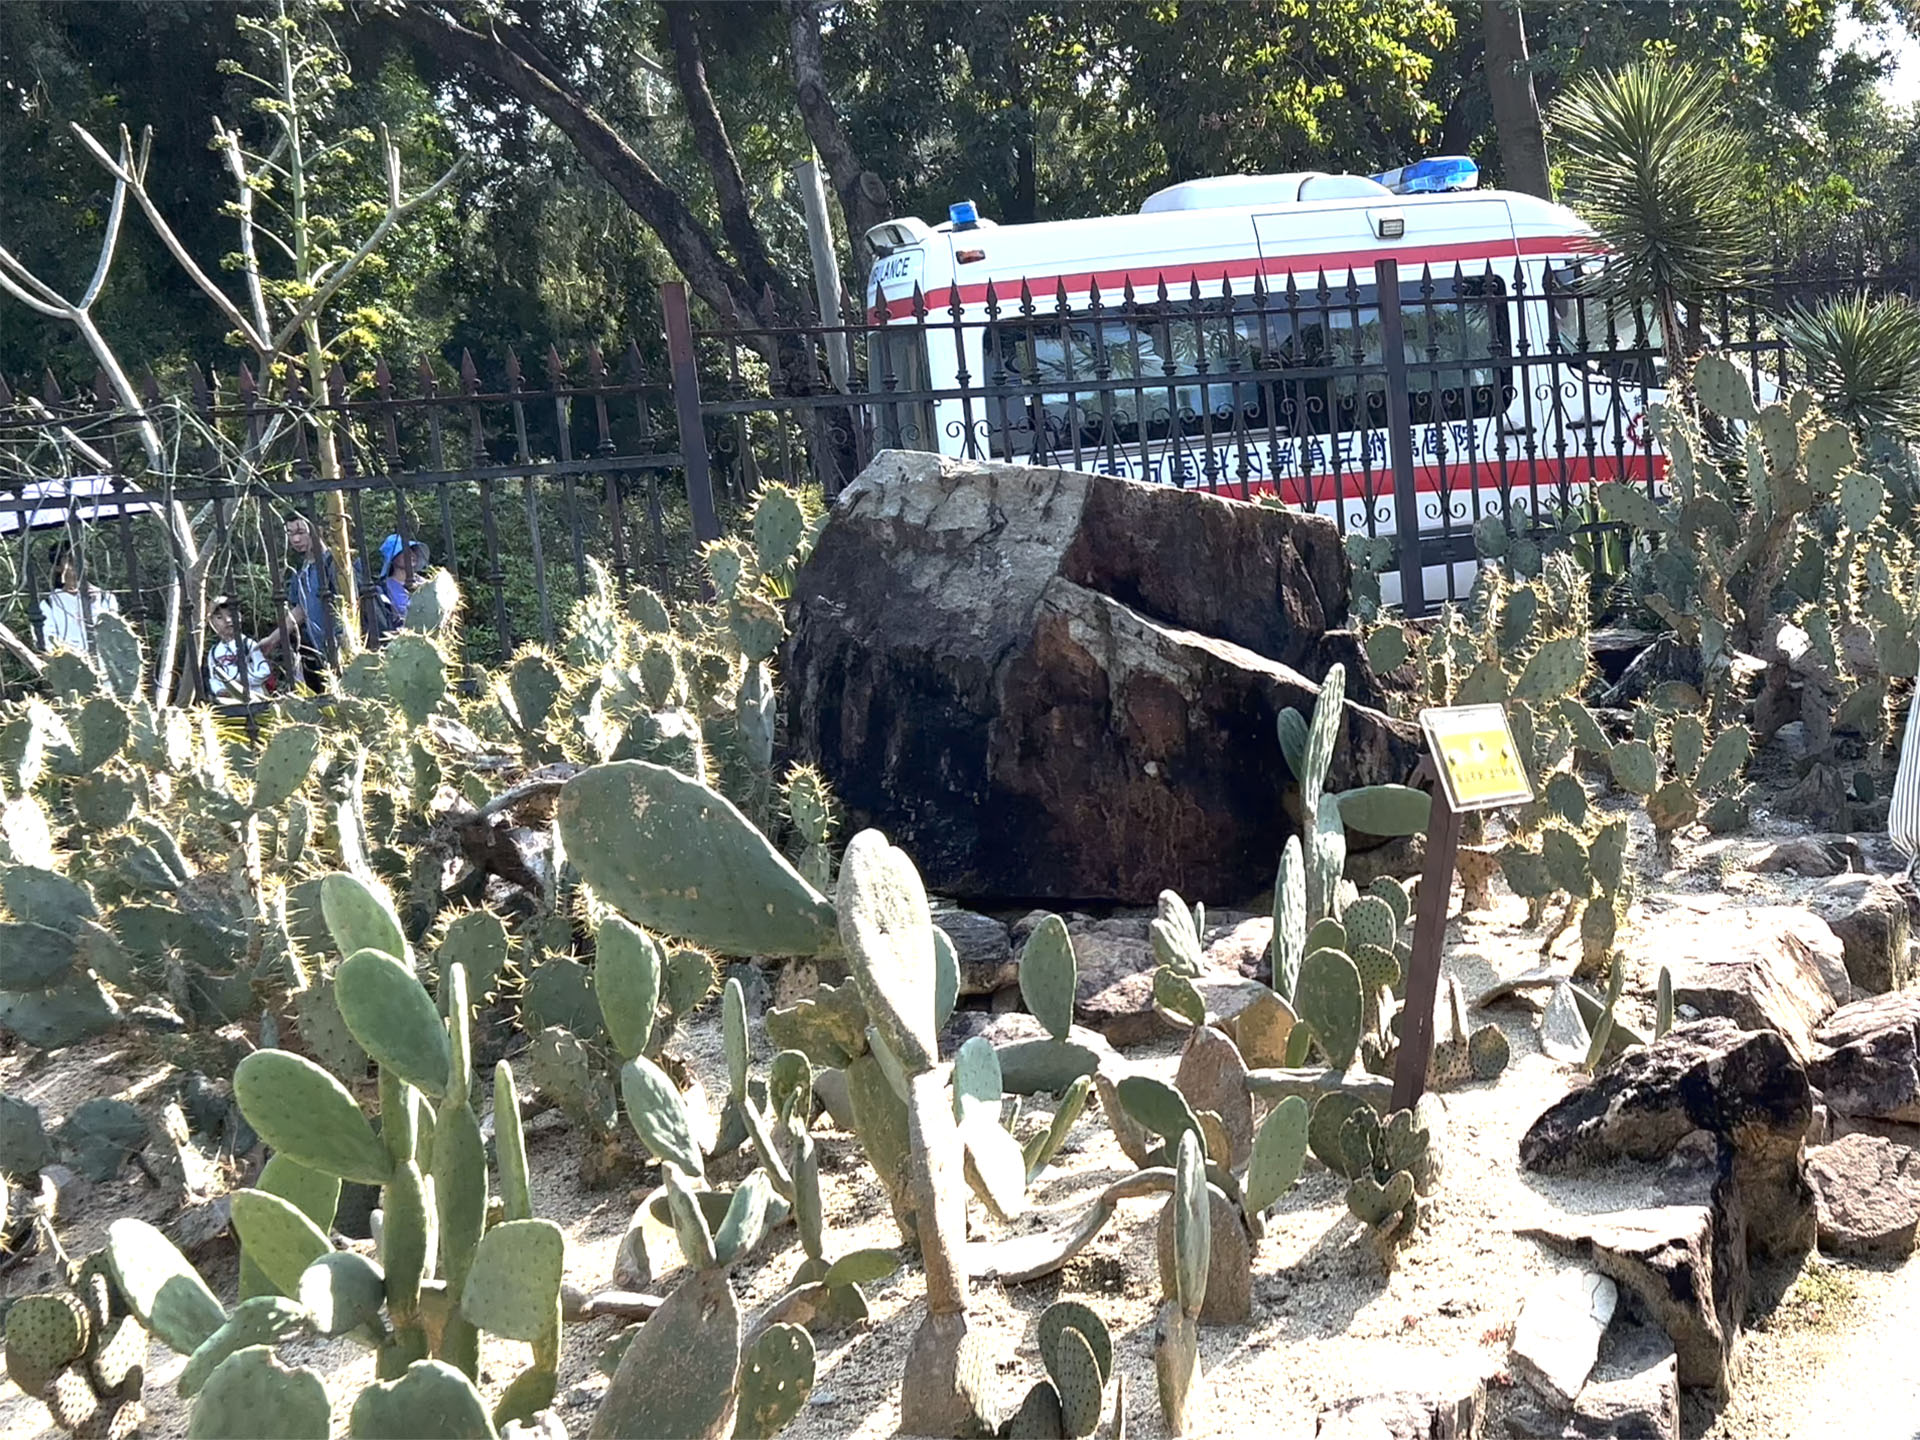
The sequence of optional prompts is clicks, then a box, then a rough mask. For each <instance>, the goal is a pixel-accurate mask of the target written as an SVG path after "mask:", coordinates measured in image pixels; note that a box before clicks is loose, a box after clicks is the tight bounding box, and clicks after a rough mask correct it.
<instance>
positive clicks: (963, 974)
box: [933, 910, 1020, 995]
mask: <svg viewBox="0 0 1920 1440" xmlns="http://www.w3.org/2000/svg"><path fill="white" fill-rule="evenodd" d="M933 923H934V924H936V925H938V926H939V927H940V928H941V929H942V930H944V931H946V932H947V938H948V939H949V940H951V941H953V949H954V954H955V955H956V956H958V957H959V961H960V993H961V994H962V995H991V994H993V992H994V991H996V990H1000V989H1003V988H1005V987H1006V986H1008V985H1011V984H1013V983H1014V982H1015V981H1017V980H1018V979H1019V978H1020V966H1019V963H1018V962H1017V961H1016V960H1015V959H1014V954H1013V941H1012V939H1011V938H1010V937H1009V936H1008V934H1007V927H1006V926H1005V925H1002V924H1001V923H1000V922H999V921H998V920H995V919H994V918H993V917H992V916H990V915H976V914H974V913H973V912H972V911H971V910H936V911H935V912H934V915H933Z"/></svg>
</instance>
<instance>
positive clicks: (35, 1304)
mask: <svg viewBox="0 0 1920 1440" xmlns="http://www.w3.org/2000/svg"><path fill="white" fill-rule="evenodd" d="M88 1328H89V1326H88V1321H87V1308H86V1306H84V1305H82V1304H81V1303H80V1302H79V1301H78V1300H76V1299H75V1298H74V1297H73V1296H71V1295H63V1294H50V1295H27V1296H24V1297H22V1298H21V1299H19V1300H17V1301H15V1302H14V1304H13V1308H12V1309H10V1310H8V1311H7V1376H8V1378H9V1379H11V1380H12V1381H13V1383H14V1384H16V1385H18V1386H19V1387H20V1389H21V1391H22V1393H24V1394H27V1395H38V1394H39V1393H40V1392H41V1391H42V1390H44V1389H46V1388H47V1386H48V1385H49V1384H51V1383H52V1381H53V1377H54V1374H55V1373H56V1372H57V1371H58V1370H59V1369H60V1368H61V1367H62V1366H64V1365H68V1364H71V1363H72V1362H73V1361H75V1360H78V1359H79V1358H80V1357H81V1356H82V1355H83V1354H85V1353H86V1349H87V1335H88Z"/></svg>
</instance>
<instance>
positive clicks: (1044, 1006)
mask: <svg viewBox="0 0 1920 1440" xmlns="http://www.w3.org/2000/svg"><path fill="white" fill-rule="evenodd" d="M1078 975H1079V966H1078V964H1077V962H1076V961H1075V959H1074V955H1073V938H1072V937H1071V936H1070V935H1068V934H1067V922H1066V921H1064V920H1062V919H1061V918H1060V917H1059V916H1058V915H1049V916H1047V917H1046V918H1045V919H1044V920H1042V921H1041V922H1040V923H1039V924H1038V925H1036V926H1035V927H1034V930H1033V934H1031V935H1030V936H1028V937H1027V943H1026V944H1025V946H1023V947H1022V948H1021V951H1020V998H1021V999H1023V1000H1025V1001H1026V1003H1027V1009H1028V1010H1029V1011H1031V1012H1032V1013H1033V1015H1034V1017H1035V1018H1036V1019H1037V1020H1039V1022H1040V1023H1041V1024H1042V1025H1044V1026H1045V1027H1046V1029H1047V1033H1048V1034H1049V1035H1051V1036H1053V1038H1054V1039H1056V1040H1064V1039H1066V1038H1067V1031H1068V1030H1069V1029H1070V1028H1071V1027H1072V1025H1073V995H1074V986H1075V984H1076V983H1077V977H1078Z"/></svg>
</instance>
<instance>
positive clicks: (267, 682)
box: [207, 595, 273, 705]
mask: <svg viewBox="0 0 1920 1440" xmlns="http://www.w3.org/2000/svg"><path fill="white" fill-rule="evenodd" d="M207 623H208V624H209V625H210V626H212V627H213V633H214V635H215V636H217V637H218V638H217V639H216V640H215V642H214V644H213V646H212V648H211V649H209V650H208V651H207V696H208V698H209V699H211V700H212V701H213V702H214V703H215V704H217V705H244V704H248V703H250V702H252V701H255V700H264V699H266V698H267V696H268V694H269V692H270V691H271V689H272V684H271V681H272V675H273V671H272V669H271V668H270V667H269V666H268V664H267V657H266V654H265V652H264V651H262V650H261V649H260V647H259V646H258V645H256V644H254V643H253V641H252V640H250V639H248V638H247V636H246V635H245V634H244V633H243V632H242V630H241V628H240V607H239V606H238V605H237V604H235V603H234V601H233V600H232V599H230V598H229V597H227V596H225V595H222V596H221V597H220V598H219V599H218V600H215V601H214V602H213V608H212V609H211V610H209V611H208V612H207Z"/></svg>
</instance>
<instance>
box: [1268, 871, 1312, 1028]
mask: <svg viewBox="0 0 1920 1440" xmlns="http://www.w3.org/2000/svg"><path fill="white" fill-rule="evenodd" d="M1307 944H1308V940H1307V871H1306V861H1305V858H1304V855H1303V852H1302V850H1301V847H1300V837H1299V836H1298V835H1289V836H1288V837H1287V843H1286V848H1285V849H1283V850H1282V851H1281V852H1280V868H1279V871H1278V873H1277V874H1276V875H1275V876H1274V881H1273V988H1274V989H1275V991H1277V992H1278V993H1279V995H1280V996H1281V998H1282V999H1285V1000H1292V999H1293V992H1294V986H1295V985H1296V983H1297V982H1298V981H1299V978H1300V962H1301V961H1302V960H1303V959H1305V958H1306V954H1307Z"/></svg>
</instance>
